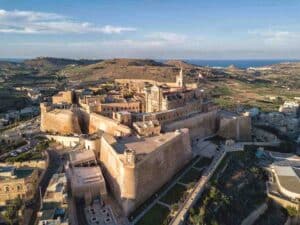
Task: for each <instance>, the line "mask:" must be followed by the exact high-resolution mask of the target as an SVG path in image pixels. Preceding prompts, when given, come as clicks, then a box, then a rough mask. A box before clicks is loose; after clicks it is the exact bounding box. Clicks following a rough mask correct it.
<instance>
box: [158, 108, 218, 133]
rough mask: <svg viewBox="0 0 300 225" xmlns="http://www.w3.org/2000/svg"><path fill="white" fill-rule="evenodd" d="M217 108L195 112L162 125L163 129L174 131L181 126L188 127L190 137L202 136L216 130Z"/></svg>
mask: <svg viewBox="0 0 300 225" xmlns="http://www.w3.org/2000/svg"><path fill="white" fill-rule="evenodd" d="M217 114H218V111H217V110H213V111H210V112H206V113H200V114H196V115H194V116H191V117H189V118H186V119H182V120H178V121H175V122H172V123H169V124H166V125H165V126H164V127H163V130H164V131H174V130H178V129H181V128H188V129H189V131H190V138H191V139H193V138H196V137H197V138H204V137H207V136H210V135H212V134H214V133H216V131H217V127H218V124H217Z"/></svg>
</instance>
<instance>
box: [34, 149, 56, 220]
mask: <svg viewBox="0 0 300 225" xmlns="http://www.w3.org/2000/svg"><path fill="white" fill-rule="evenodd" d="M47 152H48V155H49V166H48V168H47V170H46V172H45V174H44V177H43V178H42V180H41V182H40V187H41V192H42V196H44V194H45V191H46V189H47V186H48V184H49V181H50V179H51V178H52V176H53V174H55V173H56V172H57V170H58V169H59V167H60V165H61V158H60V156H59V155H58V153H57V152H56V151H54V150H47ZM33 202H34V204H33V205H32V206H31V207H32V209H33V215H32V217H31V221H30V223H29V224H30V225H31V224H32V225H33V224H35V222H36V218H37V212H38V211H39V210H40V207H41V204H40V195H39V192H38V191H37V193H36V195H35V197H34V200H33Z"/></svg>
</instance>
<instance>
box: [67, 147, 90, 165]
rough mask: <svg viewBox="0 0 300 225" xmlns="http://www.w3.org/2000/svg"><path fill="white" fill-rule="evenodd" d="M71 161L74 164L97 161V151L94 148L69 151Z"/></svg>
mask: <svg viewBox="0 0 300 225" xmlns="http://www.w3.org/2000/svg"><path fill="white" fill-rule="evenodd" d="M69 156H70V162H71V164H73V165H78V164H81V163H86V162H90V161H95V160H96V157H95V153H94V152H93V150H76V151H72V152H70V153H69Z"/></svg>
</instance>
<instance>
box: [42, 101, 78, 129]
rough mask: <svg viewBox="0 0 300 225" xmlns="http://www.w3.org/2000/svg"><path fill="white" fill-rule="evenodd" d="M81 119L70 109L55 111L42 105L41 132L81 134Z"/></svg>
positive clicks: (45, 104) (46, 105) (44, 104)
mask: <svg viewBox="0 0 300 225" xmlns="http://www.w3.org/2000/svg"><path fill="white" fill-rule="evenodd" d="M79 121H80V118H79V116H78V114H77V113H76V112H75V111H72V110H69V109H53V108H52V106H50V105H48V104H47V103H41V131H43V132H50V133H60V134H65V135H67V134H81V133H82V132H81V127H80V123H79Z"/></svg>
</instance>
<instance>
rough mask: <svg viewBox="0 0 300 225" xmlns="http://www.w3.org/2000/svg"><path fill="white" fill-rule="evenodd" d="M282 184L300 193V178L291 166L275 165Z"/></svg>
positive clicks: (291, 190)
mask: <svg viewBox="0 0 300 225" xmlns="http://www.w3.org/2000/svg"><path fill="white" fill-rule="evenodd" d="M274 170H275V172H276V174H277V176H278V179H279V182H280V184H281V186H283V187H284V188H285V189H287V190H288V191H290V192H293V193H297V194H300V178H299V177H298V175H297V173H296V172H295V170H294V169H293V168H292V167H290V166H274Z"/></svg>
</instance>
